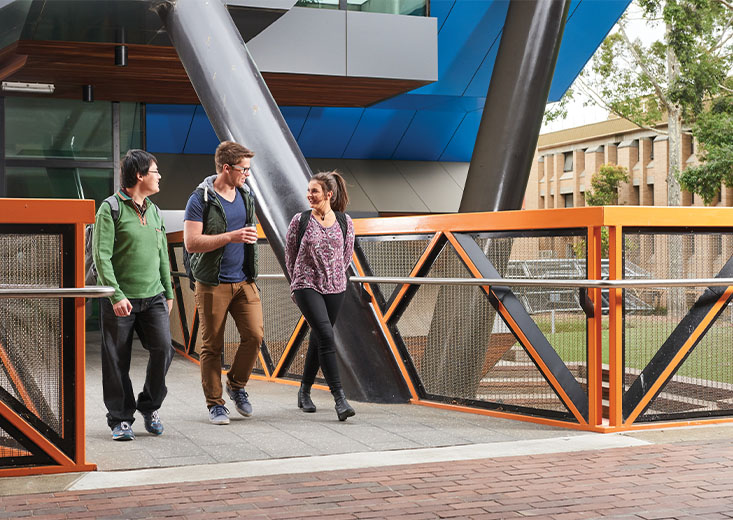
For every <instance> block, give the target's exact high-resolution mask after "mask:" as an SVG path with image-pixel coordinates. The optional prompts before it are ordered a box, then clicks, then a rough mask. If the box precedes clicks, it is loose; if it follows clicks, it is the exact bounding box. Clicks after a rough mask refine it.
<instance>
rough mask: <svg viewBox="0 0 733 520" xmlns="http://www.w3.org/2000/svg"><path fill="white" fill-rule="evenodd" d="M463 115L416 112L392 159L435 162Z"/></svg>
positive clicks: (429, 111) (427, 111)
mask: <svg viewBox="0 0 733 520" xmlns="http://www.w3.org/2000/svg"><path fill="white" fill-rule="evenodd" d="M464 115H465V113H464V112H438V111H431V110H422V111H420V112H418V113H417V114H416V115H415V117H414V119H413V120H412V123H410V126H409V128H408V129H407V132H405V135H404V137H403V138H402V141H400V144H399V146H398V147H397V149H396V150H395V152H394V154H393V155H392V158H393V159H403V160H408V161H409V160H412V161H437V160H438V157H440V154H441V153H443V150H444V149H445V147H446V145H447V144H448V142H449V141H450V140H451V138H452V137H453V134H454V133H455V131H456V128H458V125H459V124H460V123H461V120H462V119H463V116H464Z"/></svg>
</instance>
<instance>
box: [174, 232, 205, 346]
mask: <svg viewBox="0 0 733 520" xmlns="http://www.w3.org/2000/svg"><path fill="white" fill-rule="evenodd" d="M172 249H173V255H174V257H175V260H176V269H177V271H178V272H184V269H185V268H184V266H183V244H176V245H174V246H173V247H172ZM178 280H179V282H180V284H181V295H182V296H183V309H184V312H185V313H186V323H185V324H186V327H187V328H188V330H189V332H190V330H191V325H192V324H193V317H194V313H195V312H196V300H195V298H194V296H193V289H191V283H190V280H189V279H188V278H187V277H185V276H182V277H180V278H179V279H178ZM175 298H178V296H177V295H175ZM173 312H175V313H176V314H175V315H174V314H173ZM173 312H172V313H171V316H175V317H178V318H179V319H178V320H173V319H171V335H172V338H173V340H174V341H178V342H179V343H180V344H181V345H184V346H186V347H188V345H186V344H185V340H184V336H183V331H182V321H181V320H180V317H179V316H178V314H177V313H178V301H176V302H175V305H174V310H173ZM178 338H180V340H179V339H178ZM199 338H200V337H199ZM196 345H197V346H198V345H200V343H198V342H197V343H196Z"/></svg>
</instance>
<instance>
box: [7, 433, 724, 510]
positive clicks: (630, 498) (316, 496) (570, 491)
mask: <svg viewBox="0 0 733 520" xmlns="http://www.w3.org/2000/svg"><path fill="white" fill-rule="evenodd" d="M181 471H186V469H185V467H184V468H181ZM526 517H531V518H538V519H539V518H542V519H545V518H547V519H553V520H579V519H590V518H612V519H634V520H661V519H675V520H687V519H693V518H694V519H701V518H702V519H706V520H707V519H710V520H714V519H730V518H733V440H729V439H720V438H718V439H705V440H703V441H700V440H695V441H682V442H674V443H667V444H649V445H646V446H637V447H631V448H614V449H605V450H595V451H584V452H575V453H558V454H542V455H525V456H514V457H505V458H496V459H479V460H469V461H465V460H464V461H458V462H443V463H430V464H413V465H402V466H384V467H380V468H368V469H352V470H348V471H347V470H338V471H323V472H319V473H301V474H291V475H287V474H286V475H275V476H266V477H250V478H241V479H228V480H215V481H205V482H191V483H185V484H181V483H178V484H166V485H151V486H144V487H143V486H141V487H128V488H115V489H108V490H106V491H105V490H91V491H80V492H60V493H37V494H26V495H12V496H4V497H0V518H32V519H33V520H39V519H45V520H51V519H78V518H100V519H101V518H105V519H137V518H178V519H187V520H194V519H207V520H208V519H215V518H251V519H273V520H274V519H289V518H298V519H301V518H324V519H328V520H337V519H346V518H351V519H380V518H407V519H412V520H418V519H430V518H475V519H487V520H488V519H504V518H526Z"/></svg>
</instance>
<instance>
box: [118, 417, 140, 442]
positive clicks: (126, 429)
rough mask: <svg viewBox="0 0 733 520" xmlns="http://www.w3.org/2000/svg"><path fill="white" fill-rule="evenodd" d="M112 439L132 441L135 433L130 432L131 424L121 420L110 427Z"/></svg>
mask: <svg viewBox="0 0 733 520" xmlns="http://www.w3.org/2000/svg"><path fill="white" fill-rule="evenodd" d="M112 440H114V441H134V440H135V434H134V433H132V426H130V423H129V422H127V421H122V422H121V423H119V424H117V425H116V426H115V427H114V428H112Z"/></svg>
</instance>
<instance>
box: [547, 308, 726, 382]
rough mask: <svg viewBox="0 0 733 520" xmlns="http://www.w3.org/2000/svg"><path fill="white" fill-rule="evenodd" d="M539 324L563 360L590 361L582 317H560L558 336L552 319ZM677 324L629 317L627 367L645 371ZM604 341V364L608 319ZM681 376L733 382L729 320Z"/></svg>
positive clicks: (714, 332)
mask: <svg viewBox="0 0 733 520" xmlns="http://www.w3.org/2000/svg"><path fill="white" fill-rule="evenodd" d="M535 323H537V326H538V327H539V328H540V330H541V331H542V332H543V333H544V334H545V337H547V339H548V341H549V342H550V343H551V344H552V346H553V347H554V348H555V350H556V351H557V353H558V354H559V355H560V357H561V358H562V359H563V361H565V362H567V363H572V362H585V361H586V359H587V354H586V332H585V321H584V320H583V319H582V317H579V316H577V315H574V316H567V315H565V316H557V317H556V320H555V334H552V332H551V330H552V328H551V322H550V319H549V318H547V317H545V316H538V317H536V318H535ZM676 325H677V322H675V321H673V320H671V319H669V320H668V319H666V318H665V317H659V316H631V317H629V318H628V319H627V321H626V330H625V347H626V352H625V364H626V366H627V367H630V368H634V369H637V370H641V369H643V368H644V367H645V366H646V365H647V364H648V362H649V361H650V360H651V358H652V357H653V356H654V354H655V353H656V352H657V351H658V350H659V347H661V346H662V344H663V343H664V342H665V341H666V340H667V338H668V337H669V335H670V333H671V332H672V330H673V329H674V327H675V326H676ZM601 338H602V340H601V341H602V345H603V350H602V354H603V355H602V357H603V363H608V318H607V317H604V319H603V329H602V334H601ZM677 375H680V376H686V377H694V378H699V379H707V380H711V381H719V382H723V383H733V325H731V324H730V322H725V320H719V321H717V322H716V323H715V324H714V325H713V327H712V328H710V329H709V330H708V331H707V333H706V334H705V336H704V337H703V339H702V341H701V342H700V343H699V344H698V345H697V346H696V347H695V350H693V352H692V353H691V354H690V356H689V357H688V358H687V359H686V360H685V361H684V363H683V364H682V366H681V367H680V369H679V370H678V371H677Z"/></svg>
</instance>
